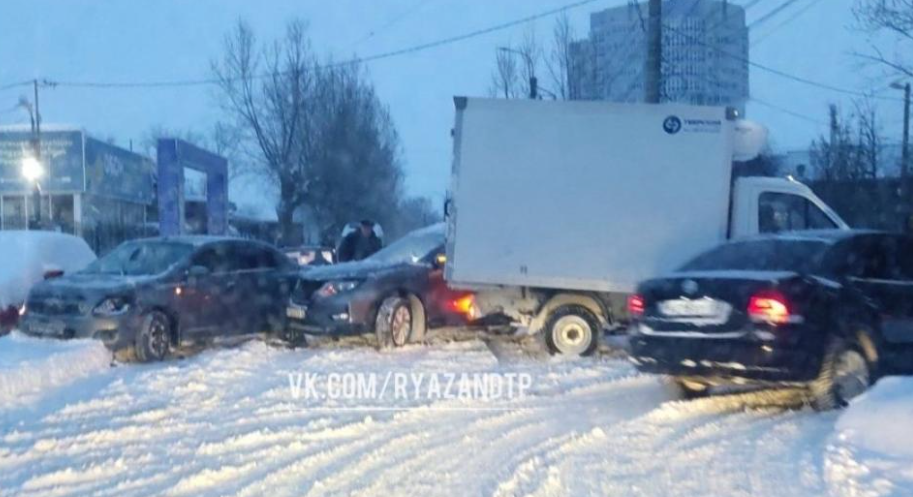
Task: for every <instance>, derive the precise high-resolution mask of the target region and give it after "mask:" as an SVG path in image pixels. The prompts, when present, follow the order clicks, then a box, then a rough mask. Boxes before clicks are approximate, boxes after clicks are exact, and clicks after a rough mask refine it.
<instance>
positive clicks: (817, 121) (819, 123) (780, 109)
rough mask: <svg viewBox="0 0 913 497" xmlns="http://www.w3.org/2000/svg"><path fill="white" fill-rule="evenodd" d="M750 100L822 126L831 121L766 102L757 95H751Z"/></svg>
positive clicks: (827, 124)
mask: <svg viewBox="0 0 913 497" xmlns="http://www.w3.org/2000/svg"><path fill="white" fill-rule="evenodd" d="M750 101H752V102H754V103H756V104H760V105H762V106H764V107H768V108H770V109H773V110H775V111H778V112H782V113H783V114H787V115H790V116H792V117H795V118H797V119H801V120H803V121H808V122H810V123H813V124H817V125H820V126H829V125H830V124H829V123H827V122H825V121H822V120H820V119H815V118H814V117H810V116H806V115H805V114H800V113H798V112H795V111H791V110H789V109H785V108H783V107H780V106H779V105H774V104H772V103H770V102H766V101H764V100H761V99H759V98H757V97H751V99H750Z"/></svg>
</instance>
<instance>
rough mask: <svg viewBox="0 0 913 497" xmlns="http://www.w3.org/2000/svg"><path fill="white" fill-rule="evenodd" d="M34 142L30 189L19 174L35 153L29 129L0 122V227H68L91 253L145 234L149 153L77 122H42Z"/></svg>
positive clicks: (151, 196)
mask: <svg viewBox="0 0 913 497" xmlns="http://www.w3.org/2000/svg"><path fill="white" fill-rule="evenodd" d="M40 144H41V146H40V150H41V156H40V161H39V164H40V166H39V168H40V171H41V174H40V177H39V178H38V179H37V187H38V188H36V182H35V181H30V180H29V179H28V178H27V177H26V176H25V175H24V174H23V164H24V161H27V160H30V159H34V156H35V135H34V134H33V133H32V132H31V130H30V129H29V128H28V127H21V126H8V127H2V128H0V229H2V230H23V229H45V230H56V231H62V232H66V233H71V234H75V235H79V236H82V237H83V238H85V239H86V241H87V242H88V243H89V245H90V246H92V247H93V248H94V249H95V250H96V251H98V252H103V251H105V250H107V249H110V248H111V247H113V246H115V245H117V244H118V243H120V242H121V241H123V240H125V239H128V238H133V237H137V236H143V235H146V234H150V233H148V231H149V226H148V225H147V220H148V218H147V216H148V214H149V213H148V211H149V210H150V208H151V206H152V205H154V202H155V191H154V187H153V182H154V179H153V175H154V172H155V165H154V164H153V162H152V161H151V160H150V159H148V158H146V157H143V156H141V155H139V154H135V153H133V152H131V151H129V150H125V149H122V148H120V147H116V146H114V145H111V144H108V143H105V142H103V141H100V140H96V139H94V138H92V137H90V136H88V135H86V133H85V132H84V131H82V130H80V129H76V128H66V127H59V126H58V127H54V126H46V127H45V129H43V130H42V132H41V140H40Z"/></svg>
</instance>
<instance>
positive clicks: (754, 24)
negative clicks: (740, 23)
mask: <svg viewBox="0 0 913 497" xmlns="http://www.w3.org/2000/svg"><path fill="white" fill-rule="evenodd" d="M798 1H799V0H786V1H785V2H783V3H781V4H780V5H779V6H778V7H776V8H774V9H773V10H771V11H770V12H768V13H767V14H765V15H763V16H761V17H760V18H759V19H756V20H754V21H753V22H752V23H751V24H749V25H748V29H752V28H755V27H757V26H758V25H759V24H764V23H765V22H767V21H769V20H770V19H771V18H773V17H774V16H776V15H777V14H779V13H780V12H782V11H783V10H784V9H786V8H788V7H790V6H791V5H793V4H794V3H796V2H798Z"/></svg>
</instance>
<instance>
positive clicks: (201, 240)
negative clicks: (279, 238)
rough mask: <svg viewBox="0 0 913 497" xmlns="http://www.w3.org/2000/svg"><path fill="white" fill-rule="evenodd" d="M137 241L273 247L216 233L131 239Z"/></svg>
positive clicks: (200, 245) (199, 245)
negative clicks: (223, 243)
mask: <svg viewBox="0 0 913 497" xmlns="http://www.w3.org/2000/svg"><path fill="white" fill-rule="evenodd" d="M132 241H137V242H171V243H179V244H183V245H192V246H194V247H203V246H206V245H211V244H213V243H221V242H235V243H238V242H240V243H249V244H252V245H260V246H264V247H270V248H273V247H272V246H271V245H269V244H267V243H263V242H260V241H257V240H248V239H245V238H236V237H230V236H216V235H172V236H155V237H150V238H139V239H137V240H132Z"/></svg>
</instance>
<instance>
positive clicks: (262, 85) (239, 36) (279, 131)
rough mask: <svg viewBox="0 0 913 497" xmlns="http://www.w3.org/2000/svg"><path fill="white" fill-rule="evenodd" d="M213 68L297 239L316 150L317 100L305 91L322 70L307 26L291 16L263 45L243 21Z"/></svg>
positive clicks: (289, 235)
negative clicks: (295, 220)
mask: <svg viewBox="0 0 913 497" xmlns="http://www.w3.org/2000/svg"><path fill="white" fill-rule="evenodd" d="M212 70H213V73H215V75H216V78H217V79H218V81H219V89H220V90H221V97H222V98H220V100H219V101H220V105H221V106H222V109H223V110H224V111H225V112H226V113H227V115H228V116H230V118H231V119H232V121H233V124H234V125H236V126H237V127H238V129H241V130H245V131H246V133H247V134H248V136H249V137H250V139H251V141H252V142H253V144H254V150H255V151H256V155H257V156H258V157H257V158H258V164H259V165H261V166H262V167H261V168H260V170H261V172H262V173H263V174H264V175H265V176H267V177H268V178H269V179H270V180H271V181H273V182H274V183H275V184H276V185H277V186H278V190H279V205H278V206H277V208H276V213H277V215H278V218H279V226H280V230H281V237H282V240H283V241H286V242H289V241H291V240H295V239H296V237H297V234H296V232H295V228H294V223H293V218H294V213H295V210H296V209H298V208H300V207H301V206H302V205H304V202H305V200H306V198H307V194H308V193H309V190H310V175H309V174H308V169H309V167H310V166H311V164H312V162H313V155H314V152H315V151H314V143H315V139H314V138H315V137H314V133H313V125H314V122H313V113H312V112H308V110H309V108H310V107H311V106H312V102H311V101H308V100H307V98H306V96H307V95H309V94H312V93H313V88H314V84H315V79H316V72H317V71H318V70H319V66H318V64H317V62H316V59H315V58H314V57H313V55H312V54H311V48H310V44H309V42H308V39H307V38H306V36H305V26H304V24H303V23H302V22H300V21H292V22H290V23H289V24H288V25H287V26H286V31H285V35H284V37H283V38H281V39H278V40H276V41H275V42H273V43H271V44H267V45H265V46H264V47H262V48H260V47H258V44H257V41H256V39H255V37H254V33H253V31H252V30H251V29H250V27H249V26H248V25H247V24H246V23H244V22H243V21H239V22H238V25H237V26H236V27H235V29H234V30H233V31H232V32H231V33H230V34H229V35H227V36H226V37H225V41H224V55H223V57H222V59H221V60H219V61H214V62H213V63H212Z"/></svg>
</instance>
